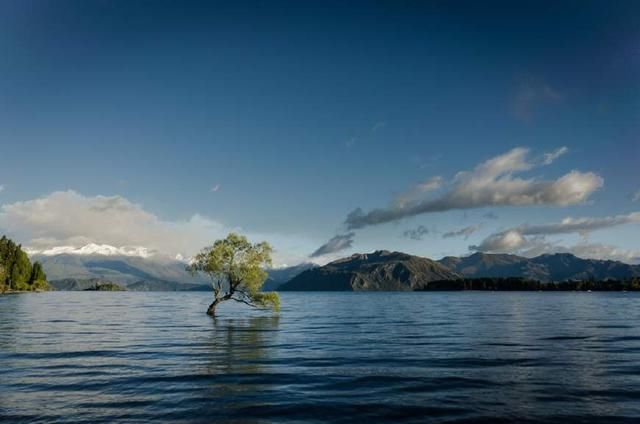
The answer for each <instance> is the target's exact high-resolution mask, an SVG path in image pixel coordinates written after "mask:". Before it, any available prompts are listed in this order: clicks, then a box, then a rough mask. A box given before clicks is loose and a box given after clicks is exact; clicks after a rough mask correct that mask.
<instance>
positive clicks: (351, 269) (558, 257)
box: [279, 250, 640, 291]
mask: <svg viewBox="0 0 640 424" xmlns="http://www.w3.org/2000/svg"><path fill="white" fill-rule="evenodd" d="M480 277H502V278H507V277H518V278H525V279H530V280H537V281H541V282H543V283H548V282H561V281H570V280H599V281H602V280H628V279H631V278H633V277H640V265H628V264H625V263H622V262H617V261H603V260H595V259H581V258H578V257H576V256H574V255H571V254H567V253H558V254H552V255H541V256H537V257H535V258H524V257H521V256H516V255H506V254H486V253H475V254H473V255H470V256H466V257H452V256H449V257H445V258H443V259H441V260H439V261H433V260H431V259H427V258H422V257H419V256H412V255H407V254H406V253H400V252H388V251H385V250H380V251H376V252H373V253H370V254H356V255H353V256H351V257H349V258H344V259H339V260H337V261H334V262H331V263H329V264H327V265H325V266H322V267H318V268H314V269H310V270H307V271H304V272H302V273H301V274H299V275H298V276H296V277H294V278H293V279H291V280H290V281H289V282H288V283H286V284H284V285H282V286H280V288H279V290H284V291H286V290H292V291H294V290H295V291H297V290H300V291H308V290H327V291H333V290H354V291H359V290H396V291H409V290H421V289H425V288H426V286H428V284H429V283H430V282H433V281H441V280H456V279H462V278H480Z"/></svg>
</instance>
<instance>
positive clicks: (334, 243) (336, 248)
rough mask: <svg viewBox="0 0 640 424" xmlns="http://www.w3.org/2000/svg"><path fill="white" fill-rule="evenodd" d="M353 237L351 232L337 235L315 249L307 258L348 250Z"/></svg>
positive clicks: (353, 234)
mask: <svg viewBox="0 0 640 424" xmlns="http://www.w3.org/2000/svg"><path fill="white" fill-rule="evenodd" d="M354 236H355V233H353V232H350V233H346V234H338V235H336V236H334V237H332V238H331V239H330V240H329V241H328V242H326V243H325V244H323V245H322V246H320V247H319V248H317V249H316V250H315V252H313V253H312V254H311V255H309V257H311V258H317V257H318V256H324V255H328V254H331V253H336V252H340V251H342V250H345V249H348V248H350V247H351V246H352V245H353V238H354Z"/></svg>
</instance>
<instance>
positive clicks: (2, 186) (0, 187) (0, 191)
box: [0, 184, 4, 193]
mask: <svg viewBox="0 0 640 424" xmlns="http://www.w3.org/2000/svg"><path fill="white" fill-rule="evenodd" d="M3 191H4V184H0V193H2V192H3Z"/></svg>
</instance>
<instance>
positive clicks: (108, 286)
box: [84, 283, 127, 291]
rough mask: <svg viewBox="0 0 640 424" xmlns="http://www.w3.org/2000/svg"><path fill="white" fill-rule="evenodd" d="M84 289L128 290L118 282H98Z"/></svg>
mask: <svg viewBox="0 0 640 424" xmlns="http://www.w3.org/2000/svg"><path fill="white" fill-rule="evenodd" d="M84 290H85V291H126V290H127V289H126V288H124V287H122V286H120V285H118V284H116V283H96V284H95V285H93V286H91V287H89V288H88V289H84Z"/></svg>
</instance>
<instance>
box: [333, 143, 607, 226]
mask: <svg viewBox="0 0 640 424" xmlns="http://www.w3.org/2000/svg"><path fill="white" fill-rule="evenodd" d="M528 154H529V150H528V149H526V148H521V147H519V148H515V149H512V150H510V151H509V152H507V153H505V154H502V155H499V156H496V157H494V158H492V159H489V160H487V161H486V162H483V163H481V164H479V165H477V166H476V167H475V168H474V169H472V170H470V171H463V172H458V173H457V174H456V176H455V177H454V179H453V183H452V186H451V188H450V189H449V190H447V191H446V192H444V193H443V194H442V195H440V196H438V197H435V198H428V199H421V200H415V198H416V197H415V194H416V188H413V189H411V190H409V191H408V192H406V193H405V196H404V197H402V196H401V197H400V199H401V200H405V199H406V198H408V199H410V200H411V199H414V200H413V201H408V202H398V200H397V199H396V201H395V202H394V203H393V204H392V205H391V206H389V207H387V208H380V209H374V210H372V211H370V212H367V213H365V212H364V211H362V209H360V208H358V209H356V210H354V211H352V212H351V213H350V214H349V215H348V216H347V219H346V221H345V223H346V225H347V228H349V229H357V228H363V227H366V226H370V225H377V224H382V223H386V222H392V221H397V220H400V219H403V218H406V217H411V216H415V215H420V214H425V213H433V212H444V211H448V210H453V209H472V208H481V207H487V206H532V205H548V206H569V205H576V204H580V203H583V202H584V201H586V200H587V199H588V198H589V196H590V195H591V194H592V193H593V192H594V191H596V190H598V189H599V188H601V187H602V186H603V184H604V180H603V179H602V177H600V176H598V175H596V174H594V173H592V172H580V171H576V170H574V171H571V172H569V173H567V174H565V175H563V176H562V177H560V178H558V179H556V180H538V179H535V178H528V179H524V178H519V177H517V176H516V174H518V173H522V172H525V171H529V170H531V169H533V168H534V167H536V166H539V165H541V164H540V163H535V161H530V160H528V159H527V157H528ZM542 164H544V163H542ZM436 178H438V177H436ZM427 181H430V180H427ZM434 181H438V182H439V184H442V181H441V180H434ZM407 194H408V195H407ZM412 195H413V197H411V196H412Z"/></svg>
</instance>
